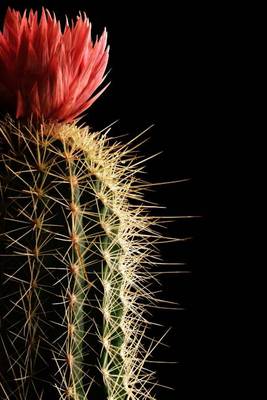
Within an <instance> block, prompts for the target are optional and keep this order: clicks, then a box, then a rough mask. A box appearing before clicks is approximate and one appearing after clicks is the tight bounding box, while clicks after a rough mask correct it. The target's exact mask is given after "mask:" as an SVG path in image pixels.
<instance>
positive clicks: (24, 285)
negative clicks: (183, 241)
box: [0, 117, 158, 400]
mask: <svg viewBox="0 0 267 400" xmlns="http://www.w3.org/2000/svg"><path fill="white" fill-rule="evenodd" d="M107 134H108V131H106V132H100V133H91V132H90V131H89V129H88V128H85V127H80V128H79V127H78V126H77V125H76V124H74V123H73V124H63V123H62V124H58V123H57V124H56V123H55V124H52V123H51V124H49V123H46V124H45V123H43V124H40V125H38V126H37V125H36V126H35V125H34V124H33V123H31V122H29V123H28V124H25V125H24V124H22V123H19V122H14V121H12V120H11V119H10V118H9V117H8V118H6V119H5V120H4V121H2V123H1V125H0V144H1V153H2V154H1V159H0V189H1V191H0V195H1V216H0V246H1V259H0V262H1V268H0V274H1V275H0V290H1V292H0V293H1V294H0V296H1V299H2V300H1V304H3V306H2V307H1V310H0V318H1V319H0V323H1V341H0V356H1V365H0V377H1V384H0V394H1V396H2V397H1V399H2V398H3V399H6V398H7V399H9V400H13V399H14V400H17V399H19V400H22V399H23V400H34V399H36V400H37V399H43V400H45V399H53V398H55V399H74V400H85V399H87V398H88V399H89V398H92V397H91V396H90V390H93V388H94V387H95V385H98V386H97V387H99V392H100V393H101V397H99V398H102V399H103V400H104V399H107V400H128V399H133V400H137V399H153V398H154V397H153V395H152V393H151V384H152V386H153V382H154V375H153V373H152V372H150V371H149V370H148V369H147V368H145V367H144V365H145V361H146V358H147V356H148V355H149V352H150V350H149V351H146V350H145V348H144V346H143V344H142V337H143V336H144V334H145V332H146V329H147V325H148V321H147V320H146V317H145V308H144V302H145V301H147V300H151V301H153V298H152V297H153V296H152V293H151V292H150V290H149V279H150V274H149V272H146V269H147V264H149V262H152V261H151V260H153V257H155V251H154V249H153V245H154V242H155V241H157V238H158V236H157V234H156V233H155V232H154V231H153V228H152V226H151V225H152V223H154V219H153V218H151V217H149V216H148V215H147V212H146V210H147V208H146V207H143V206H142V204H141V201H142V192H141V186H142V184H140V181H139V180H138V178H137V177H136V173H137V172H139V171H140V170H141V169H142V166H141V165H140V164H139V161H136V160H137V158H136V155H135V153H134V152H132V151H130V150H129V149H128V147H125V146H123V145H121V144H119V143H117V142H115V141H113V143H110V140H109V139H108V136H107ZM144 266H146V268H145V267H144ZM92 400H94V397H93V398H92Z"/></svg>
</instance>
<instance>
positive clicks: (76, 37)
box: [0, 8, 108, 122]
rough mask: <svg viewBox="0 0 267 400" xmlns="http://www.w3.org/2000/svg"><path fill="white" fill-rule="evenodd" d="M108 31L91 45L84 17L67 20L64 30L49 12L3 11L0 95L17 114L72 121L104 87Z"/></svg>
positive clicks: (0, 42) (0, 39)
mask: <svg viewBox="0 0 267 400" xmlns="http://www.w3.org/2000/svg"><path fill="white" fill-rule="evenodd" d="M106 44H107V32H106V30H104V32H103V34H102V36H101V37H100V39H97V40H96V42H95V43H93V41H92V39H91V23H90V22H89V19H88V18H87V16H86V14H84V16H81V15H80V16H79V17H77V21H76V23H74V22H73V21H72V22H71V26H69V23H68V20H67V21H66V26H65V29H64V31H63V32H62V31H61V25H60V22H59V21H58V20H57V19H56V16H55V15H53V17H52V16H51V14H50V13H49V11H47V10H46V11H45V10H44V9H43V10H42V15H41V18H40V21H39V22H38V13H37V12H33V11H32V10H31V11H30V13H29V16H28V17H27V15H26V11H25V12H24V14H23V15H21V14H20V13H19V12H18V11H15V10H12V9H10V8H9V9H8V11H7V13H6V17H5V21H4V28H3V32H0V98H1V101H2V102H5V105H6V106H8V107H9V109H10V108H12V109H13V111H15V112H16V117H17V118H20V117H29V116H31V115H33V116H34V117H35V118H42V117H43V118H44V119H46V120H53V121H66V122H69V121H72V120H73V119H74V118H75V117H77V116H78V115H79V114H81V113H82V112H83V111H84V110H86V109H87V108H88V107H90V106H91V104H93V102H94V101H95V100H96V99H97V98H98V97H99V96H100V94H101V93H102V92H103V91H104V90H105V89H106V87H104V88H103V89H102V90H101V91H100V92H98V93H97V94H96V93H95V91H96V89H97V88H98V86H99V85H101V83H102V82H103V80H104V79H105V76H104V73H105V70H106V66H107V62H108V48H107V47H106Z"/></svg>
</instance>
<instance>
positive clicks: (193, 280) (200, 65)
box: [0, 0, 218, 400]
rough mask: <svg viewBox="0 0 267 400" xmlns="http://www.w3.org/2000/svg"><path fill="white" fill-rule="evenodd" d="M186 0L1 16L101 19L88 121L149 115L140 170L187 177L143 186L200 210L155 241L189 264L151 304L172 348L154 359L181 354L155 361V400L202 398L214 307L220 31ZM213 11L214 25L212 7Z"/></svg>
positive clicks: (52, 5)
mask: <svg viewBox="0 0 267 400" xmlns="http://www.w3.org/2000/svg"><path fill="white" fill-rule="evenodd" d="M186 3H187V5H184V4H183V3H182V2H178V4H177V5H175V7H174V4H175V2H171V1H164V2H149V1H146V2H145V1H127V2H119V1H81V0H75V1H73V4H72V5H67V4H65V2H53V1H42V2H39V1H11V0H10V1H8V2H1V5H0V15H1V19H2V18H3V15H4V13H5V10H6V7H7V5H10V6H12V7H15V8H17V9H20V10H24V8H25V7H27V8H29V7H33V8H34V9H36V8H40V6H42V5H43V6H45V7H48V8H49V9H50V10H54V11H55V12H56V14H57V15H58V16H60V18H62V21H64V14H67V15H68V16H69V17H75V16H76V15H77V13H78V12H79V10H81V11H86V12H87V14H88V16H89V18H90V20H91V21H92V23H93V35H96V34H100V33H101V32H102V30H103V28H104V27H105V26H106V27H107V30H108V33H109V44H110V46H111V51H110V54H111V57H110V63H109V66H110V68H111V70H110V73H109V76H108V80H110V81H111V85H110V87H109V88H108V89H107V91H106V92H105V94H104V95H102V97H101V98H100V99H99V100H98V101H97V102H96V103H95V104H94V105H93V106H92V107H91V108H90V109H89V110H88V112H87V115H86V121H87V122H88V124H89V125H90V126H92V127H93V128H94V129H101V128H104V127H105V126H106V125H108V124H110V123H111V122H113V121H115V120H117V119H119V122H118V123H117V124H116V125H115V126H114V128H113V134H114V136H116V135H120V134H125V133H127V134H128V137H124V138H122V140H124V141H126V140H127V139H128V138H129V139H130V138H133V137H134V136H135V135H136V134H138V133H139V132H140V131H142V130H144V129H145V128H147V127H148V126H150V125H151V124H154V127H153V128H152V129H151V130H150V131H149V133H148V135H147V136H149V137H150V140H149V141H148V142H147V143H146V144H144V145H143V146H142V148H141V152H142V154H144V155H146V156H150V155H152V154H154V153H157V152H159V151H163V153H162V154H160V155H159V156H157V157H156V158H154V159H152V160H150V161H148V162H147V166H146V171H147V175H146V179H147V180H149V181H152V182H163V181H170V180H177V179H184V178H188V179H189V180H188V181H186V182H184V183H179V184H172V185H164V186H158V187H156V189H155V192H154V193H148V194H147V198H148V199H149V200H152V201H155V202H157V203H159V204H160V205H163V206H166V210H161V213H162V214H163V215H182V216H185V215H190V216H196V218H192V219H181V220H177V221H176V222H174V223H172V224H171V225H169V227H168V235H174V236H177V237H182V238H183V237H188V236H190V237H191V239H190V240H188V241H186V242H181V243H179V242H178V243H175V244H169V245H164V246H162V248H161V252H162V255H163V258H164V260H166V261H170V262H185V263H186V264H187V265H186V266H185V267H184V268H183V270H185V271H187V273H183V274H177V275H175V274H171V275H166V276H164V275H162V276H161V281H162V284H163V285H162V288H161V289H162V294H161V297H162V298H165V299H168V300H171V301H175V302H178V303H179V306H180V307H181V308H182V310H180V311H167V310H160V311H159V310H157V311H156V310H155V311H154V312H153V313H154V316H153V319H154V320H155V321H156V322H159V323H162V324H164V325H165V326H166V327H169V326H171V327H172V330H171V332H170V333H169V334H168V336H167V337H166V338H165V341H164V342H165V343H167V344H168V345H169V347H168V348H167V347H159V348H158V349H157V350H156V351H155V355H154V358H155V360H164V361H177V362H178V363H177V364H170V365H168V364H155V368H157V369H158V376H159V380H160V383H161V384H162V385H166V386H171V387H173V388H174V390H173V391H166V390H163V389H160V388H159V389H158V393H159V395H158V398H159V399H161V400H163V399H164V400H165V399H166V400H174V399H180V400H183V399H184V400H185V399H191V398H198V397H199V396H200V395H206V398H207V395H208V393H209V392H210V390H211V389H210V387H211V386H210V383H211V382H210V377H209V371H210V367H211V368H212V366H209V365H208V363H209V359H208V357H207V354H208V353H209V350H208V343H209V339H210V337H209V336H210V334H211V333H210V332H209V331H208V325H207V322H206V318H205V317H204V315H205V314H206V311H208V310H209V307H210V305H209V303H208V301H207V297H208V296H207V290H208V287H209V284H210V282H212V279H213V274H214V272H213V271H214V270H213V269H212V268H211V251H212V249H211V242H210V240H209V239H210V236H209V235H210V215H209V205H210V204H211V203H212V199H213V195H214V194H213V184H214V180H213V179H212V174H211V173H210V172H209V171H210V170H212V165H211V164H210V163H211V161H210V157H209V153H214V152H216V148H215V141H214V139H213V137H214V136H213V135H214V129H215V126H214V122H213V121H214V115H215V114H216V102H215V101H214V97H213V93H214V91H215V88H216V82H217V79H218V77H216V74H215V73H214V68H215V67H216V62H217V61H216V59H215V58H214V57H213V55H214V52H215V49H214V46H216V39H214V38H213V39H212V40H211V37H212V33H213V32H212V31H210V28H211V25H210V21H209V16H208V14H207V10H206V9H205V8H204V7H203V5H202V6H199V5H196V4H198V3H196V4H194V3H191V2H186ZM209 11H210V10H209ZM213 17H214V18H215V20H214V21H213V23H214V25H216V13H215V14H214V15H213ZM1 22H2V21H1ZM163 234H166V232H165V231H163ZM171 268H173V269H175V267H171ZM213 268H216V267H215V266H213ZM156 333H157V334H158V332H156ZM156 333H155V334H156ZM193 392H196V393H198V397H195V396H194V395H193Z"/></svg>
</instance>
